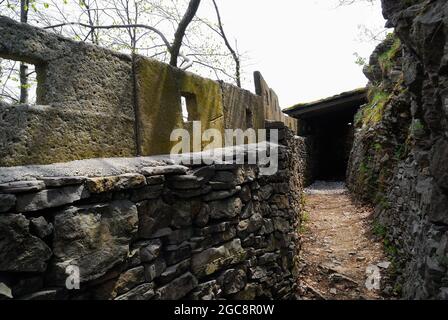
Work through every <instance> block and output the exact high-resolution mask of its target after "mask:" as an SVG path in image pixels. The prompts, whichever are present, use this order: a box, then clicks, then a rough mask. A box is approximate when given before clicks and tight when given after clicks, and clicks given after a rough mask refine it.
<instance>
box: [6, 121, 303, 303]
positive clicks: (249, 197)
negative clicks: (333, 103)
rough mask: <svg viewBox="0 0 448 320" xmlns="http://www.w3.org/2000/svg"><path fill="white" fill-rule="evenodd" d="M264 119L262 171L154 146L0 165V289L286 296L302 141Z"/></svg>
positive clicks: (90, 294)
mask: <svg viewBox="0 0 448 320" xmlns="http://www.w3.org/2000/svg"><path fill="white" fill-rule="evenodd" d="M267 127H268V128H273V129H274V128H275V129H279V136H280V142H281V144H282V146H280V149H279V159H280V160H279V171H278V172H277V174H275V175H272V176H262V175H260V173H259V169H260V167H259V165H236V164H218V163H215V164H214V165H195V166H188V167H185V166H182V165H174V164H172V163H171V160H169V159H165V158H162V157H158V158H134V159H98V160H84V161H77V162H74V163H67V164H55V165H48V166H31V167H12V168H3V169H2V172H1V173H0V181H1V183H0V234H1V235H2V236H1V237H0V283H1V284H2V285H1V286H0V288H1V290H0V299H9V298H14V299H32V300H36V299H117V300H149V299H182V298H188V299H256V298H263V299H271V298H275V299H290V298H293V297H294V296H295V286H296V260H295V257H296V251H297V250H298V248H299V243H298V233H297V229H298V228H299V226H300V219H301V218H300V217H301V211H300V205H301V190H302V176H301V170H302V168H301V167H302V163H301V162H300V161H299V154H300V153H301V152H303V150H302V149H303V148H304V144H303V141H302V140H301V139H300V138H297V137H295V136H294V135H293V133H292V132H291V131H290V130H289V129H287V128H286V127H285V126H284V125H283V124H282V123H278V122H272V123H268V125H267ZM252 147H253V146H252ZM247 152H249V151H247ZM71 266H77V267H79V271H80V273H79V276H80V289H79V290H68V289H67V288H66V282H67V277H68V274H67V270H71V269H70V268H71ZM67 268H68V269H67Z"/></svg>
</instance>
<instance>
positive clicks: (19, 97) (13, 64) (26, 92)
mask: <svg viewBox="0 0 448 320" xmlns="http://www.w3.org/2000/svg"><path fill="white" fill-rule="evenodd" d="M36 100H37V71H36V66H35V65H33V64H28V63H25V62H22V61H18V60H9V59H3V58H0V102H3V103H7V104H10V105H19V104H30V105H33V104H36V102H37V101H36Z"/></svg>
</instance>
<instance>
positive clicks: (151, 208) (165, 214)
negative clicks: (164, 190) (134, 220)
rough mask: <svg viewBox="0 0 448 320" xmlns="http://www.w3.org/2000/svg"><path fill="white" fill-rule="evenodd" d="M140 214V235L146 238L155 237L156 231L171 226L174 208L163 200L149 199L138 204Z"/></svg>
mask: <svg viewBox="0 0 448 320" xmlns="http://www.w3.org/2000/svg"><path fill="white" fill-rule="evenodd" d="M137 208H138V216H139V228H138V230H139V236H140V237H141V238H144V239H151V238H153V237H154V233H155V232H156V231H160V229H164V228H167V227H169V226H170V224H171V220H172V214H173V210H172V208H171V207H170V206H169V205H167V204H165V203H164V202H163V201H162V200H160V199H158V200H148V201H143V202H141V203H139V204H137Z"/></svg>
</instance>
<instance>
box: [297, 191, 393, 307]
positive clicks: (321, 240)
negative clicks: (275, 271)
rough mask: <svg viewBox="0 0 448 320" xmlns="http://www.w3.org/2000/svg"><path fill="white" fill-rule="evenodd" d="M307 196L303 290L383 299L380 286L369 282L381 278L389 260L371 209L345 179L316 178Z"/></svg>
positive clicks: (308, 294)
mask: <svg viewBox="0 0 448 320" xmlns="http://www.w3.org/2000/svg"><path fill="white" fill-rule="evenodd" d="M305 197H306V200H305V201H306V209H305V210H306V213H305V222H304V224H303V226H302V228H301V231H300V232H301V237H302V248H301V253H300V269H301V272H300V275H301V276H300V279H299V296H300V297H301V298H302V299H328V300H330V299H338V300H339V299H341V300H345V299H383V298H382V293H381V290H375V289H372V290H369V289H368V288H367V286H366V281H367V280H370V283H371V284H373V285H372V286H374V285H375V284H377V283H378V284H381V280H384V275H385V274H386V269H387V267H388V265H389V263H388V262H387V258H386V257H385V255H384V253H383V246H382V243H381V240H380V239H378V237H376V236H374V235H373V233H372V225H373V223H372V212H373V211H372V209H371V208H369V207H366V206H361V205H359V204H356V203H355V202H354V201H353V200H352V199H351V198H350V195H349V194H348V193H347V192H346V190H345V188H344V186H343V184H342V183H336V184H327V183H317V184H316V185H313V186H311V188H309V189H307V190H306V195H305ZM367 268H369V272H370V273H368V272H367ZM378 272H379V273H378ZM378 274H379V275H382V276H383V277H382V278H378V277H377V275H378ZM373 277H376V278H375V279H376V280H373ZM378 281H379V282H378ZM372 286H370V287H372ZM382 287H384V283H383V286H382Z"/></svg>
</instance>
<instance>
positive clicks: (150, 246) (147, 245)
mask: <svg viewBox="0 0 448 320" xmlns="http://www.w3.org/2000/svg"><path fill="white" fill-rule="evenodd" d="M137 246H138V247H140V260H141V261H142V262H151V261H153V260H155V259H156V258H157V257H159V255H160V252H161V249H162V241H160V240H159V239H156V240H149V241H144V242H142V243H138V244H137Z"/></svg>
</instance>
